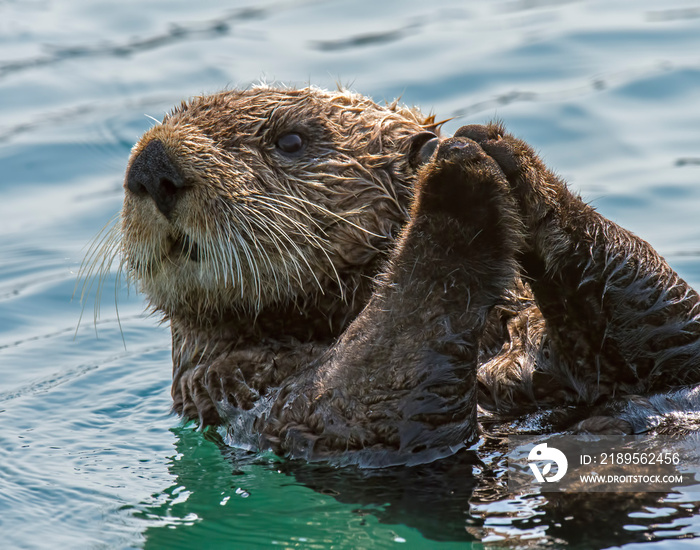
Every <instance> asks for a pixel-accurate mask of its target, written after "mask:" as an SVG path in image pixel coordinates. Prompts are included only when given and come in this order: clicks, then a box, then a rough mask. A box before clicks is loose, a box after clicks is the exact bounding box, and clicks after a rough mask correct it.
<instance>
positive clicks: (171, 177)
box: [124, 139, 185, 218]
mask: <svg viewBox="0 0 700 550" xmlns="http://www.w3.org/2000/svg"><path fill="white" fill-rule="evenodd" d="M124 186H125V188H126V189H128V191H130V192H131V193H133V194H134V195H136V196H138V197H149V196H150V198H151V199H153V201H154V202H155V204H156V206H157V207H158V210H160V211H161V212H162V213H163V215H164V216H165V217H166V218H170V215H171V214H172V211H173V209H174V208H175V205H176V204H177V201H178V200H179V198H180V196H181V195H182V191H183V189H184V187H185V179H184V178H183V177H182V174H180V171H179V170H178V168H177V166H176V164H175V163H174V162H173V161H172V160H171V159H170V156H169V155H168V153H167V152H166V150H165V146H164V145H163V142H161V141H160V140H158V139H154V140H151V141H150V142H149V143H148V145H146V147H145V148H144V149H143V150H142V151H141V152H140V153H139V154H138V155H137V156H136V157H135V158H134V159H133V160H132V161H131V166H130V167H129V170H128V172H127V174H126V182H125V183H124Z"/></svg>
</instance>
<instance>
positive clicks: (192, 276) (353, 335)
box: [114, 86, 700, 466]
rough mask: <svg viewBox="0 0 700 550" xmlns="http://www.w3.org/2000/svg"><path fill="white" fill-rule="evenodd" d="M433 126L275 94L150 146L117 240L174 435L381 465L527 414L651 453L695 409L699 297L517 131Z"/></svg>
mask: <svg viewBox="0 0 700 550" xmlns="http://www.w3.org/2000/svg"><path fill="white" fill-rule="evenodd" d="M440 126H441V124H440V123H439V122H436V120H435V118H434V117H432V116H430V117H426V116H423V115H422V114H421V113H420V112H419V111H418V110H416V109H411V108H407V107H403V106H400V105H399V104H398V103H393V104H391V105H386V106H380V105H378V104H376V103H374V102H373V101H371V100H370V99H368V98H366V97H363V96H361V95H357V94H354V93H351V92H348V91H344V90H339V91H325V90H321V89H318V88H315V87H308V88H304V89H287V88H273V87H268V86H259V87H254V88H250V89H247V90H230V91H225V92H222V93H218V94H214V95H210V96H204V97H197V98H194V99H192V100H191V101H189V102H186V103H183V104H182V105H181V106H180V107H178V108H176V109H175V110H174V111H173V112H172V113H171V114H169V115H167V116H166V117H165V119H164V120H163V122H162V123H161V124H158V125H157V126H155V127H153V128H152V129H150V130H149V131H147V132H146V133H145V134H144V136H143V137H142V138H141V140H140V141H139V142H138V143H137V144H136V146H135V147H134V149H133V151H132V155H131V159H130V161H129V165H128V169H127V173H126V178H125V183H124V189H125V198H124V206H123V210H122V214H121V225H120V226H118V228H117V229H116V231H117V232H118V234H116V235H115V238H114V241H115V242H116V243H117V244H116V248H117V249H118V250H119V252H120V253H121V256H122V265H123V267H124V268H125V270H126V272H127V274H128V276H129V278H130V279H131V280H133V281H135V282H136V283H137V284H138V286H139V288H140V289H141V290H142V291H143V292H144V293H145V294H146V295H147V296H148V299H149V301H150V304H151V306H152V307H153V308H154V309H155V310H157V311H159V312H161V313H162V314H163V316H164V318H165V319H166V320H167V321H168V322H169V323H170V327H171V330H172V344H173V346H172V349H173V384H172V396H173V401H174V404H173V408H174V410H175V411H176V412H177V413H178V414H180V415H182V416H183V417H184V418H186V419H196V420H198V421H199V423H200V425H201V426H202V427H205V426H223V427H224V428H225V429H226V430H227V431H228V436H229V439H230V440H231V441H232V442H235V443H236V444H238V445H245V446H249V447H251V448H257V449H268V448H271V449H273V450H274V451H275V452H276V453H279V454H281V455H285V456H290V457H300V458H305V459H308V460H331V461H334V462H336V463H340V464H347V463H355V464H361V465H365V466H388V465H396V464H416V463H424V462H429V461H432V460H435V459H437V458H441V457H445V456H448V455H450V454H452V453H455V452H456V451H457V450H458V449H461V448H463V447H465V446H467V445H469V444H471V443H472V442H474V441H475V440H476V439H477V438H478V437H479V433H480V429H482V428H481V426H484V428H483V429H495V430H499V429H500V430H509V429H515V428H514V426H516V424H517V423H518V422H519V421H522V419H524V418H527V417H532V415H538V418H540V420H542V419H544V420H545V421H544V423H543V424H542V426H543V428H542V429H544V430H549V431H551V430H574V431H593V432H606V433H611V432H617V433H634V432H640V431H645V430H649V429H652V428H662V427H663V426H664V425H665V424H668V423H669V422H671V420H669V418H671V417H672V418H673V419H677V416H678V415H677V414H675V413H677V412H678V411H683V410H686V409H689V408H692V407H696V406H697V402H698V398H697V392H696V391H695V390H694V387H695V386H696V385H697V384H699V383H700V368H699V366H698V365H699V362H700V318H699V315H700V305H699V297H698V294H697V293H696V292H695V291H694V290H693V289H692V288H690V287H689V286H688V284H687V283H685V282H684V281H683V280H682V279H681V278H680V277H679V276H678V275H677V274H676V273H675V272H674V271H673V270H672V269H671V268H670V267H669V266H668V264H667V263H666V262H665V261H664V260H663V258H661V257H660V256H659V255H658V254H657V253H656V252H655V251H654V249H653V248H652V247H651V246H650V245H649V244H648V243H646V242H645V241H643V240H642V239H640V238H638V237H636V236H635V235H633V234H632V233H630V232H629V231H626V230H624V229H622V228H621V227H619V226H617V225H615V224H614V223H613V222H611V221H609V220H607V219H606V218H604V217H603V216H601V215H600V214H599V213H597V212H596V211H595V210H594V209H593V208H591V207H590V206H588V205H587V204H586V203H584V202H583V201H582V200H581V199H580V198H579V197H578V196H576V195H574V194H573V193H572V192H571V191H569V190H568V189H567V187H566V185H565V183H564V182H563V181H561V180H560V179H559V178H558V177H556V176H555V175H554V174H553V173H552V172H550V171H549V170H548V169H547V168H546V167H545V166H544V164H543V163H542V162H541V161H540V159H539V158H538V157H537V155H536V154H535V153H534V152H533V150H532V149H531V148H530V147H529V146H528V145H527V144H526V143H524V142H523V141H521V140H519V139H516V138H515V137H513V136H511V135H510V134H508V133H507V132H506V130H505V128H504V127H503V126H502V125H500V124H494V123H492V124H488V125H486V126H479V125H475V126H465V127H462V128H460V129H459V130H458V131H457V132H456V134H455V135H454V136H452V137H447V136H444V135H441V131H440ZM669 411H670V413H669ZM666 413H669V414H666ZM673 421H674V422H675V421H676V420H673Z"/></svg>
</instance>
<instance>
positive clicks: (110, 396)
mask: <svg viewBox="0 0 700 550" xmlns="http://www.w3.org/2000/svg"><path fill="white" fill-rule="evenodd" d="M698 52H700V2H697V1H690V0H687V1H684V2H680V1H672V2H669V3H664V4H663V5H661V4H659V3H658V2H651V1H647V0H640V1H636V2H625V1H622V0H617V1H597V2H576V1H562V2H556V1H550V0H537V1H535V0H529V1H526V0H509V1H493V2H476V1H457V0H454V1H449V0H446V1H438V2H429V3H426V2H418V1H402V2H398V1H394V0H390V1H386V2H368V1H357V2H341V1H335V2H331V1H328V2H323V1H315V2H314V1H309V2H301V1H300V2H295V1H292V2H270V1H260V2H252V1H251V2H249V3H246V2H191V1H187V2H185V1H174V0H154V1H151V2H136V1H133V0H130V1H125V0H119V1H116V0H113V1H101V2H92V1H89V0H74V1H72V2H57V1H56V0H22V1H19V0H5V1H0V541H2V542H0V547H2V548H10V549H14V548H50V549H53V548H71V549H72V548H159V549H169V548H243V549H245V548H270V547H280V548H411V549H413V548H442V549H447V548H465V547H469V545H470V543H471V542H472V541H476V542H475V544H474V546H479V545H480V544H482V543H484V544H489V542H498V541H501V543H502V544H504V545H507V546H518V545H521V546H525V545H528V544H534V543H535V542H548V543H549V544H550V545H552V546H554V547H560V546H570V547H576V548H602V547H610V546H615V545H627V546H625V547H626V548H638V547H641V546H644V547H645V548H646V547H660V548H679V547H694V546H695V545H696V544H697V542H696V541H694V540H692V537H695V536H697V535H699V534H700V513H698V510H697V506H698V503H697V502H696V501H695V500H694V498H695V497H694V496H692V495H684V494H669V495H663V494H661V495H654V496H652V497H645V498H643V499H632V498H629V497H625V496H603V497H595V498H594V497H593V496H591V495H584V497H582V498H577V499H569V500H566V499H565V500H556V499H553V498H551V497H545V496H543V495H541V494H537V493H534V494H525V495H508V494H499V493H498V492H490V489H488V487H486V488H484V487H483V486H482V487H480V488H478V490H476V491H474V484H473V481H474V474H475V473H477V474H479V475H486V476H487V477H488V476H489V475H492V476H497V475H498V472H499V463H498V460H497V459H495V460H496V462H495V463H494V464H489V463H486V464H472V463H471V462H469V460H466V462H462V463H460V462H459V461H457V462H456V463H451V462H445V463H444V464H442V465H440V467H438V468H436V469H434V470H429V469H420V468H419V469H415V470H413V469H412V470H409V471H406V470H398V471H392V472H383V473H369V472H359V471H354V470H351V469H348V470H333V469H331V468H326V467H322V466H313V467H312V466H308V465H304V464H295V463H291V464H290V463H286V462H284V461H280V460H279V459H277V458H275V457H273V456H255V455H253V456H251V455H248V454H246V453H244V452H242V451H237V450H232V449H228V448H226V447H225V446H223V445H222V444H221V443H220V442H219V441H217V438H216V436H215V434H202V433H200V432H197V431H196V430H195V429H194V428H193V427H191V426H190V427H183V426H180V425H179V423H178V420H177V418H175V417H172V416H170V415H169V407H170V396H169V383H170V348H169V346H170V342H169V332H168V327H167V326H161V325H159V319H158V318H157V317H155V316H148V315H145V314H144V313H143V310H144V303H143V300H142V298H141V297H139V296H138V295H135V294H134V293H133V292H132V293H130V294H129V293H128V292H127V290H126V289H124V288H122V287H121V286H117V285H115V280H114V278H111V279H108V280H107V281H105V286H104V292H103V294H102V299H101V301H100V306H101V313H100V315H99V317H98V318H97V320H96V321H95V320H94V313H93V304H94V300H95V298H94V296H95V291H96V288H94V287H93V288H92V289H90V292H89V293H88V294H89V296H88V298H87V299H86V301H85V310H84V314H83V320H82V323H81V325H80V328H79V329H78V330H77V331H76V327H77V325H78V320H79V318H80V316H81V311H82V310H83V306H82V305H81V304H80V303H79V301H76V300H74V301H71V295H72V294H73V290H74V287H75V282H76V274H77V271H78V269H79V267H80V264H81V261H82V258H83V257H84V255H85V253H86V248H85V247H86V245H87V244H88V243H89V242H90V240H91V239H92V238H93V236H94V235H96V234H97V233H98V232H99V230H100V229H101V228H102V227H103V226H104V225H105V224H106V223H107V222H108V221H109V220H110V219H111V218H112V217H113V216H114V215H115V214H116V212H117V211H118V209H119V207H120V203H121V196H122V190H121V185H122V181H123V172H124V168H125V166H126V161H127V158H128V155H129V150H130V148H131V146H132V145H133V144H134V143H135V141H136V140H137V139H138V137H139V135H140V134H141V133H142V132H143V131H145V130H146V129H148V128H149V127H151V125H152V124H153V121H152V119H151V118H149V117H154V118H156V119H160V118H162V115H163V113H164V112H166V111H167V110H169V109H170V107H171V106H173V105H175V104H176V103H179V101H180V100H181V99H183V98H186V97H188V96H191V95H194V94H200V93H207V92H213V91H216V90H219V89H222V88H225V87H233V86H248V85H249V84H251V83H255V82H259V81H260V80H265V81H267V82H274V81H279V82H285V83H290V84H294V85H305V84H307V83H312V84H315V85H318V86H322V87H335V86H336V85H337V84H338V83H341V84H344V85H348V86H350V87H352V88H353V89H354V90H356V91H358V92H361V93H364V94H367V95H370V96H372V97H373V98H374V99H375V100H377V101H382V100H388V101H391V100H393V99H394V98H395V97H397V96H401V97H402V101H404V102H405V103H408V104H411V105H420V106H421V107H422V108H423V110H424V111H426V112H428V111H432V112H435V113H436V114H437V116H438V118H450V117H453V118H454V119H453V120H451V121H450V122H448V123H447V125H446V129H447V131H448V132H450V131H454V130H455V129H456V128H458V127H459V126H460V125H461V124H464V123H470V122H484V121H486V120H489V119H491V118H494V117H500V118H501V119H503V120H504V121H505V123H506V125H507V126H508V127H509V128H510V129H511V130H512V131H513V132H514V133H516V134H518V135H520V136H522V137H524V138H525V139H527V140H528V141H530V142H531V143H533V144H534V145H535V146H536V147H537V148H538V149H539V150H540V151H541V152H542V154H543V156H544V157H545V159H546V161H547V162H548V163H549V164H550V165H552V166H553V167H555V168H556V169H557V170H558V171H559V172H560V173H561V174H562V175H563V176H564V177H565V178H567V179H568V180H569V181H570V182H571V185H572V187H573V188H574V189H576V190H579V191H580V192H581V193H582V194H583V196H584V197H585V198H586V199H588V200H590V201H592V202H593V204H594V205H595V206H596V207H597V208H598V209H599V210H600V211H601V212H602V213H603V214H605V215H606V216H608V217H610V218H612V219H614V220H615V221H617V222H618V223H620V224H621V225H623V226H625V227H627V228H629V229H631V230H633V231H634V232H636V233H638V234H639V235H641V236H642V237H643V238H645V239H647V240H649V241H650V242H651V243H652V244H653V245H654V246H655V247H656V248H657V249H658V250H659V251H661V253H662V254H663V255H664V256H665V257H666V258H667V260H669V262H670V263H671V264H672V265H673V267H674V268H676V269H677V270H678V271H679V272H680V273H681V275H682V276H683V277H684V278H686V279H687V280H688V281H689V282H690V283H691V284H693V285H694V286H695V287H696V288H700V224H699V223H698V214H697V213H698V212H699V211H700V185H698V182H699V181H700V108H699V107H698V105H699V100H700V57H699V56H698ZM115 304H118V311H117V307H116V305H115ZM567 498H568V497H567Z"/></svg>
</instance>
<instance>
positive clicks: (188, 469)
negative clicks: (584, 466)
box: [139, 428, 698, 549]
mask: <svg viewBox="0 0 700 550" xmlns="http://www.w3.org/2000/svg"><path fill="white" fill-rule="evenodd" d="M176 434H177V435H178V443H177V450H178V455H177V456H176V458H175V459H174V460H172V462H171V465H170V467H169V470H170V473H171V474H172V475H173V476H174V478H175V482H174V483H173V485H172V486H171V487H170V488H168V489H167V490H166V491H164V492H163V493H162V494H161V495H160V497H159V500H158V499H157V500H158V503H157V504H156V505H150V506H148V507H146V508H145V509H144V510H142V511H141V512H139V514H140V517H142V518H143V519H148V520H149V523H150V524H151V527H149V528H148V529H147V530H146V532H145V535H146V541H147V542H146V545H145V547H146V548H161V547H168V548H174V547H183V548H184V547H186V544H190V543H191V544H194V543H195V542H196V541H197V540H198V539H199V540H206V541H207V543H210V542H211V543H212V544H213V545H214V546H213V547H217V544H219V542H220V543H221V544H222V545H223V544H224V542H225V543H227V544H234V543H235V542H244V541H248V542H250V543H253V542H254V541H257V543H260V542H261V540H262V539H264V538H265V537H261V531H260V529H263V531H262V532H264V533H266V536H269V537H271V539H274V540H277V541H278V542H280V543H282V542H283V541H285V540H286V541H287V542H290V541H292V539H294V537H295V536H301V535H307V540H322V539H324V537H331V539H332V538H333V536H334V535H333V533H336V534H337V533H338V532H342V531H339V529H344V530H345V531H344V534H343V537H345V538H343V539H342V540H343V541H344V543H343V544H342V545H341V547H348V548H352V545H351V544H350V541H356V540H358V538H357V537H361V536H363V535H364V534H366V532H365V529H366V528H367V525H368V522H369V521H370V519H371V518H374V520H376V521H378V522H379V524H380V525H383V526H385V529H391V528H399V527H400V528H405V527H408V528H410V529H416V530H417V531H418V532H420V534H421V535H422V536H423V537H424V538H425V539H428V540H429V541H439V542H441V543H449V542H454V543H465V542H468V541H480V542H488V543H497V544H503V545H508V546H511V545H517V546H518V547H539V546H542V545H549V546H554V547H560V546H567V547H571V548H587V549H593V548H607V547H610V546H618V545H623V544H629V543H634V542H649V541H654V540H662V539H669V538H673V539H676V538H677V539H682V538H687V537H689V536H691V537H692V533H693V530H695V531H697V528H698V525H697V522H696V521H695V520H694V518H693V516H694V515H695V514H697V505H696V504H695V503H694V502H693V497H694V495H692V494H685V493H683V492H681V491H678V490H674V491H673V492H669V493H585V492H580V493H541V492H539V491H538V490H537V488H536V487H531V488H530V490H529V491H524V492H522V493H520V494H511V493H509V492H508V488H507V477H506V475H505V472H506V455H507V441H506V440H505V439H504V438H498V437H487V438H485V439H484V440H483V442H482V444H481V446H480V447H479V448H478V449H476V450H465V451H462V452H460V453H458V454H456V455H454V456H452V457H449V458H447V459H444V460H440V461H438V462H436V463H433V464H427V465H421V466H415V467H411V468H407V467H395V468H386V469H381V470H362V469H358V468H355V467H346V468H337V467H332V466H328V465H323V464H309V463H306V462H304V461H284V460H281V459H278V458H277V457H273V456H268V455H256V454H252V453H249V452H246V451H241V450H237V449H232V448H230V447H227V446H226V445H224V444H223V442H222V441H221V440H220V439H219V437H218V435H217V434H216V432H207V433H206V434H205V437H201V434H198V433H197V432H194V431H193V430H191V429H189V428H181V429H178V430H176ZM308 489H311V490H312V491H313V493H310V492H309V491H308ZM295 494H296V498H295ZM333 501H334V502H336V503H339V504H341V505H343V506H342V507H336V506H334V505H333V504H332V502H333ZM292 503H294V504H292ZM217 504H218V506H217ZM290 506H294V509H293V510H290ZM349 517H350V518H354V519H353V520H352V521H350V522H349V520H348V518H349ZM293 518H296V519H297V520H298V519H299V518H304V519H303V522H304V523H305V524H308V525H310V526H312V527H311V528H310V529H308V532H306V531H304V529H303V528H302V529H301V530H300V529H299V525H298V524H297V523H298V522H296V521H292V519H293ZM272 520H274V521H272ZM349 524H350V525H352V527H351V528H349V529H348V525H349ZM263 525H265V526H266V527H265V528H263V527H262V526H263ZM340 526H342V527H340ZM174 529H175V530H177V531H178V533H177V534H176V533H175V532H174V531H173V530H174ZM266 530H267V531H266ZM392 532H393V531H392ZM300 533H301V534H300ZM290 537H291V538H290ZM308 537H310V538H308ZM314 537H315V539H314ZM302 538H303V537H302ZM329 540H330V539H329ZM217 541H218V542H217ZM345 543H348V544H349V545H347V546H346V545H345ZM222 547H223V546H222Z"/></svg>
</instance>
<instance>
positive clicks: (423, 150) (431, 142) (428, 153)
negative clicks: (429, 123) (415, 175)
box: [408, 132, 440, 168]
mask: <svg viewBox="0 0 700 550" xmlns="http://www.w3.org/2000/svg"><path fill="white" fill-rule="evenodd" d="M439 142H440V140H439V138H438V137H437V136H436V135H435V134H433V133H432V132H421V133H420V134H417V135H415V136H414V137H413V138H412V142H411V148H410V150H409V152H408V155H409V162H410V164H411V166H413V168H418V167H419V166H421V165H422V164H425V163H426V162H428V161H429V160H430V157H432V156H433V153H434V152H435V149H436V148H437V146H438V143H439Z"/></svg>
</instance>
